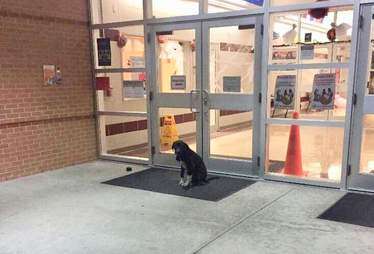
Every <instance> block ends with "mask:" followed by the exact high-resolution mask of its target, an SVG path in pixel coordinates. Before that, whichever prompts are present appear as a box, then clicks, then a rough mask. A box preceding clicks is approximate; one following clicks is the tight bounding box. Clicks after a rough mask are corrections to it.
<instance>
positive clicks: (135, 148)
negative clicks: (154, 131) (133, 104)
mask: <svg viewBox="0 0 374 254" xmlns="http://www.w3.org/2000/svg"><path fill="white" fill-rule="evenodd" d="M99 126H100V139H101V150H102V153H104V154H113V155H123V156H131V157H140V158H148V131H147V118H144V117H133V116H100V118H99Z"/></svg>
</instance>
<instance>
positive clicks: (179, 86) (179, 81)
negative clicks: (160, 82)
mask: <svg viewBox="0 0 374 254" xmlns="http://www.w3.org/2000/svg"><path fill="white" fill-rule="evenodd" d="M170 86H171V89H172V90H185V89H186V75H171V76H170Z"/></svg>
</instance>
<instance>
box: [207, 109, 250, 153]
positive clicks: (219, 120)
mask: <svg viewBox="0 0 374 254" xmlns="http://www.w3.org/2000/svg"><path fill="white" fill-rule="evenodd" d="M252 119H253V112H246V111H237V110H222V109H214V110H210V139H209V140H210V156H212V157H229V158H237V159H251V158H252V130H253V128H252Z"/></svg>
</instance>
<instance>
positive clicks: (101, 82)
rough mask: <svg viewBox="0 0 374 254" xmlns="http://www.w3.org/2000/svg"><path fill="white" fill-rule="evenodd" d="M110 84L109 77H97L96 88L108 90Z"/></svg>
mask: <svg viewBox="0 0 374 254" xmlns="http://www.w3.org/2000/svg"><path fill="white" fill-rule="evenodd" d="M109 84H110V82H109V77H96V90H108V89H109V87H110V85H109Z"/></svg>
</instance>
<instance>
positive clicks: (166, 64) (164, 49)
mask: <svg viewBox="0 0 374 254" xmlns="http://www.w3.org/2000/svg"><path fill="white" fill-rule="evenodd" d="M171 33H172V34H169V35H158V36H157V42H156V45H157V46H156V47H157V48H156V59H157V62H156V64H157V80H158V88H159V91H160V92H162V93H189V92H190V91H191V90H193V89H196V51H195V30H176V31H172V32H171ZM176 76H179V78H180V79H184V82H183V80H182V82H181V83H179V84H176V83H174V82H172V80H176V79H175V78H177V77H176Z"/></svg>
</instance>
